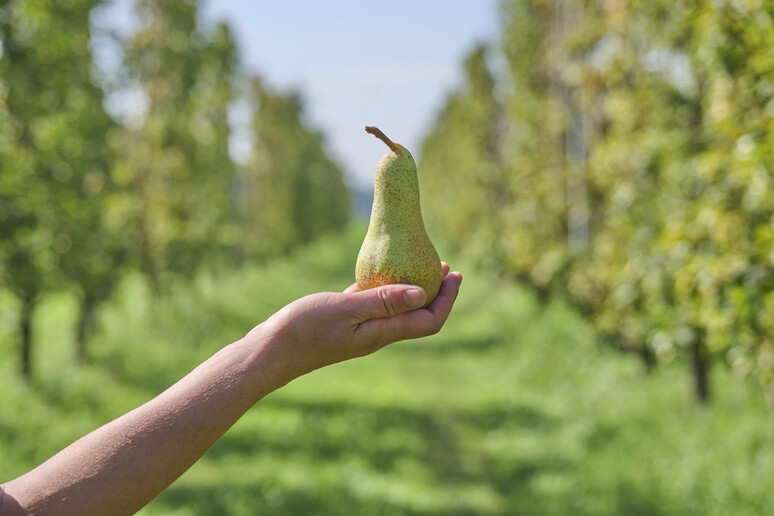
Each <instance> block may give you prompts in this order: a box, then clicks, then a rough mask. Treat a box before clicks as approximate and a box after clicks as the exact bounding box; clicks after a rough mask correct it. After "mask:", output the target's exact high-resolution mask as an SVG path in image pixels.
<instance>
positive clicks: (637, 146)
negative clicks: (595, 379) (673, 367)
mask: <svg viewBox="0 0 774 516" xmlns="http://www.w3.org/2000/svg"><path fill="white" fill-rule="evenodd" d="M503 13H504V15H505V16H504V19H505V20H506V21H505V23H504V26H503V35H502V41H501V45H500V46H499V48H498V49H497V51H495V52H490V54H492V55H491V56H490V57H497V58H498V59H489V58H488V57H487V51H486V50H485V49H484V48H483V47H479V48H476V49H475V50H474V51H473V52H471V53H470V55H469V56H468V57H467V59H466V62H465V71H466V80H465V84H464V85H462V86H461V87H460V88H459V89H458V91H455V92H454V93H452V94H451V96H450V97H449V99H448V101H447V103H446V106H445V109H444V110H443V112H442V113H441V114H440V116H439V117H438V119H437V121H436V124H435V126H434V128H433V130H432V131H431V132H430V134H429V136H428V137H427V139H426V141H425V144H424V147H423V152H422V162H421V163H420V167H421V169H420V171H421V174H420V175H421V180H422V182H423V183H424V184H423V198H424V199H426V201H427V204H428V208H429V209H428V210H427V211H428V218H429V224H430V225H431V229H434V234H438V235H446V236H449V237H451V236H453V237H454V238H453V241H452V242H451V243H452V244H456V245H457V248H458V249H459V250H460V251H461V252H463V253H467V254H468V255H470V256H471V257H472V258H474V259H477V260H478V261H479V262H481V263H483V264H485V265H487V266H490V267H497V268H499V269H500V270H501V271H502V272H504V273H506V274H509V275H512V276H515V277H518V278H520V279H522V280H524V281H526V282H528V283H529V284H531V285H532V286H534V288H535V289H536V290H537V291H538V292H539V293H541V295H543V296H546V295H549V294H554V293H560V294H562V295H565V296H567V297H568V298H569V299H571V300H572V301H573V302H574V303H575V304H576V305H577V306H578V307H580V308H581V309H582V310H583V311H584V313H585V314H587V316H588V318H589V320H590V321H592V323H593V324H594V326H595V328H596V329H597V331H598V332H599V335H600V336H601V337H602V338H604V339H605V340H607V341H608V342H610V343H611V344H613V345H615V346H618V347H620V348H622V349H626V350H631V351H636V352H637V353H639V354H640V355H641V356H642V357H643V359H644V360H645V362H646V364H648V365H649V366H650V365H652V364H654V363H656V361H657V360H659V359H660V360H665V361H671V360H673V359H675V358H680V357H683V356H684V357H685V360H686V362H687V363H689V364H691V366H692V371H693V377H694V379H695V382H694V384H695V391H696V395H697V396H698V398H699V399H702V400H704V399H706V398H707V397H708V395H709V385H708V380H707V370H708V367H709V365H710V363H711V362H712V361H713V359H716V358H720V359H722V360H726V361H727V362H728V363H729V364H730V365H731V366H732V367H733V369H734V371H735V372H737V373H738V374H740V375H741V376H752V377H755V378H757V379H759V380H760V382H761V384H762V385H763V387H764V388H765V389H766V390H767V391H768V392H769V393H770V394H771V395H772V396H774V293H773V292H772V289H773V288H774V197H772V196H771V195H770V192H771V188H772V180H774V136H773V134H774V133H772V132H771V131H770V127H771V126H772V122H774V120H773V117H774V31H772V27H774V4H772V3H770V2H754V1H750V2H731V1H728V2H726V1H719V2H711V1H706V0H688V1H677V2H676V1H672V0H629V1H626V2H624V1H616V0H613V1H608V2H586V1H583V0H538V1H534V0H530V1H527V0H508V1H506V2H505V3H504V4H503ZM492 63H494V64H495V65H500V66H492ZM493 71H496V72H497V73H493ZM452 198H453V199H455V200H457V202H453V203H452V202H449V199H452Z"/></svg>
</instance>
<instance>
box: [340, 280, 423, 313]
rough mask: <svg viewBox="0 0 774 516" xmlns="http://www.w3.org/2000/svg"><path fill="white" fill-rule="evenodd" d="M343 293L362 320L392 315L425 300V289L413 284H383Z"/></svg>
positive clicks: (420, 304) (414, 307)
mask: <svg viewBox="0 0 774 516" xmlns="http://www.w3.org/2000/svg"><path fill="white" fill-rule="evenodd" d="M345 295H346V296H347V297H348V299H347V301H349V302H351V303H352V305H351V306H352V308H353V309H355V310H356V311H357V314H358V315H359V316H360V317H362V318H363V320H369V319H380V318H382V317H392V316H393V315H398V314H401V313H403V312H408V311H409V310H414V309H416V308H419V307H420V306H422V305H424V304H425V300H427V294H425V291H424V290H423V289H422V288H421V287H417V286H414V285H383V286H381V287H376V288H372V289H368V290H361V291H360V292H352V293H349V294H345ZM348 304H349V303H348Z"/></svg>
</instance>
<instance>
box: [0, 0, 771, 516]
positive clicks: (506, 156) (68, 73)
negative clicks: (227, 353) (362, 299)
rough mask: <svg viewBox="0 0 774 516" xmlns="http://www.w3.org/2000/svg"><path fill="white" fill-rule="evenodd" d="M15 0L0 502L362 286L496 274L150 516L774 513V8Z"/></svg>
mask: <svg viewBox="0 0 774 516" xmlns="http://www.w3.org/2000/svg"><path fill="white" fill-rule="evenodd" d="M278 3H279V2H264V1H258V2H246V1H236V0H234V1H221V2H214V1H210V2H206V1H203V0H202V1H197V0H136V1H135V0H113V1H99V0H4V1H2V0H0V390H1V391H2V396H0V472H1V473H2V477H1V478H0V482H3V481H7V480H10V479H11V478H13V477H15V476H17V475H19V474H21V473H23V472H25V471H27V470H28V469H30V468H32V467H34V466H35V465H37V464H39V463H40V462H42V461H43V460H45V459H46V458H48V457H49V456H50V455H52V454H53V453H55V452H56V451H58V450H59V449H61V448H62V447H64V446H66V445H67V444H69V443H70V442H72V441H73V440H75V439H77V438H78V437H80V436H82V435H84V434H85V433H87V432H89V431H90V430H92V429H94V428H96V427H97V426H99V425H101V424H104V423H105V422H107V421H109V420H111V419H113V418H115V417H117V416H119V415H120V414H122V413H124V412H126V411H128V410H130V409H132V408H134V407H135V406H137V405H139V404H141V403H143V402H144V401H147V400H148V399H150V398H152V397H153V396H155V395H157V394H158V393H159V392H161V391H162V390H163V389H165V388H166V387H168V386H169V385H171V384H172V383H174V382H175V381H176V380H177V379H179V378H180V377H181V376H183V375H185V374H186V373H187V372H188V371H190V370H191V369H192V368H193V367H195V366H196V365H197V364H198V363H200V362H201V361H203V360H204V359H206V358H207V357H208V356H210V355H211V354H212V353H214V352H215V351H217V350H218V349H220V348H221V347H222V346H223V345H225V344H227V343H228V342H230V341H232V340H235V339H238V338H240V337H242V336H243V335H244V334H245V333H246V332H247V331H248V330H249V329H250V328H251V327H252V326H254V325H255V324H258V323H260V322H261V321H262V320H264V319H265V318H266V317H268V316H269V315H270V314H271V313H273V312H274V311H276V310H277V309H279V308H281V307H282V306H283V305H284V304H286V303H288V302H290V301H292V300H293V299H296V298H298V297H300V296H303V295H305V294H309V293H312V292H316V291H321V290H342V289H344V288H345V287H346V286H348V285H349V284H351V283H352V282H353V277H354V263H355V258H356V256H357V251H358V249H359V246H360V243H361V242H362V238H363V236H364V235H365V227H366V224H367V219H368V214H369V210H370V202H371V196H372V188H373V186H372V178H373V170H374V168H375V166H376V162H377V161H378V159H379V157H380V156H381V155H382V154H383V153H384V152H385V148H384V146H383V144H382V143H381V142H379V141H378V140H376V139H374V138H373V137H371V136H369V135H367V134H365V133H364V132H363V126H364V125H366V124H373V125H377V126H379V127H380V128H381V129H383V130H384V132H385V133H386V134H387V135H388V136H390V137H391V138H392V139H394V140H395V141H397V142H400V143H402V144H404V145H405V146H406V147H408V148H409V149H410V150H411V151H412V152H413V154H414V156H415V157H416V158H417V160H418V162H419V177H420V184H421V189H422V208H423V213H424V217H425V222H426V225H427V227H428V231H429V234H430V236H431V238H432V240H433V241H434V242H435V243H436V245H437V247H438V249H439V251H440V252H441V255H442V256H443V257H444V259H445V260H446V261H448V262H450V263H451V264H452V267H453V268H455V269H458V270H462V271H463V272H464V274H465V277H466V280H465V284H464V285H463V289H462V293H461V295H460V298H459V300H458V303H457V305H456V306H455V309H454V312H453V314H452V317H451V318H450V320H449V322H448V323H447V325H446V327H445V328H444V330H443V331H442V332H441V333H440V334H439V335H436V336H433V337H431V338H426V339H421V340H418V341H412V342H406V343H401V344H397V345H394V346H391V347H389V348H387V349H385V350H383V351H381V352H379V353H377V354H376V355H374V356H371V357H367V358H363V359H358V360H355V361H352V362H349V363H345V364H337V365H334V366H331V367H329V368H326V369H324V370H320V371H316V372H314V373H312V374H310V375H308V376H306V377H303V378H301V379H298V380H296V381H295V382H293V383H292V384H290V385H289V386H287V387H286V388H283V389H282V390H280V391H278V392H276V393H273V394H272V395H270V396H269V397H267V398H266V399H265V400H263V401H262V402H261V403H260V404H259V405H258V406H256V407H255V408H254V409H252V410H251V411H250V412H249V413H248V414H247V415H246V416H245V417H244V418H243V419H242V420H240V421H239V422H238V423H237V424H236V425H235V426H234V427H233V428H232V429H231V430H230V431H229V432H228V433H227V434H226V436H224V438H223V439H222V440H221V441H219V442H218V443H217V444H216V445H215V446H214V447H213V449H212V450H210V452H208V454H207V455H206V456H205V457H204V458H203V459H202V460H201V461H200V462H198V463H197V464H196V465H195V466H194V467H193V468H192V469H191V470H189V471H188V472H187V473H186V474H185V475H183V477H181V478H180V479H179V480H178V481H177V482H176V483H175V484H174V485H173V486H172V487H171V488H170V489H168V490H167V491H166V492H164V493H163V494H162V495H161V496H160V497H159V498H158V499H156V500H155V501H154V502H152V503H151V504H150V505H149V506H148V507H147V508H145V509H144V510H143V511H141V514H146V515H156V514H174V515H188V514H191V515H199V514H212V515H216V514H235V515H240V514H244V515H252V514H331V515H333V514H362V515H370V514H373V515H377V514H378V515H383V514H385V515H447V514H457V515H463V514H465V515H468V514H469V515H514V514H539V515H564V514H573V515H578V514H588V515H599V514H610V515H613V514H642V515H646V514H647V515H672V514H675V515H677V514H679V515H686V514H701V515H712V514H717V515H728V514H735V515H736V514H740V515H745V514H749V515H758V514H767V513H772V512H774V493H773V492H772V490H771V485H772V481H773V480H774V446H772V445H773V444H774V433H772V432H774V427H773V426H772V416H771V410H770V409H771V407H772V401H774V293H772V290H773V289H774V274H773V273H774V201H773V200H772V195H771V191H772V181H773V180H774V134H773V133H772V132H771V131H770V127H771V124H772V118H774V4H772V3H771V2H766V1H762V0H733V1H732V0H717V1H709V0H695V1H690V0H684V1H682V0H681V1H674V0H647V1H646V0H605V1H603V2H587V1H582V0H534V1H527V0H488V1H482V2H475V5H471V4H473V3H472V2H463V1H452V2H443V3H440V2H394V3H392V4H390V5H389V6H386V5H371V4H364V3H362V2H359V3H358V2H355V1H344V0H336V1H332V2H325V3H324V4H323V3H319V2H312V1H302V2H293V3H285V4H286V5H276V4H278Z"/></svg>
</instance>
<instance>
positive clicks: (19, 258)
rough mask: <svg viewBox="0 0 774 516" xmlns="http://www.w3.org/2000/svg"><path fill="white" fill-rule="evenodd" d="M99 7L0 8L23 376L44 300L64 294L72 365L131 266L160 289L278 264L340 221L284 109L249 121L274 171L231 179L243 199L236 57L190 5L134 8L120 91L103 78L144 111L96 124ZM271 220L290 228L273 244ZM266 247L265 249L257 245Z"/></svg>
mask: <svg viewBox="0 0 774 516" xmlns="http://www.w3.org/2000/svg"><path fill="white" fill-rule="evenodd" d="M101 4H102V2H101V1H99V0H71V1H67V2H63V1H53V0H12V1H10V2H2V3H0V285H2V286H3V287H4V288H7V289H8V290H10V291H11V292H13V293H14V294H15V296H16V298H17V301H18V302H17V303H16V304H15V305H11V306H12V311H13V312H18V314H19V317H18V318H16V319H15V320H16V321H17V322H18V331H17V333H18V335H19V338H20V340H21V343H22V346H21V349H22V370H23V372H24V373H25V374H26V375H27V376H29V375H30V374H31V359H30V357H31V353H32V351H31V345H32V341H33V331H32V329H33V328H32V326H31V324H30V321H31V318H32V316H33V312H34V310H35V305H36V302H37V300H38V298H39V297H40V295H41V294H42V293H44V292H47V291H49V290H74V291H76V292H77V293H78V296H79V305H80V315H79V324H78V330H77V335H78V338H77V341H78V347H77V354H78V355H79V356H80V357H81V358H86V357H87V347H86V342H87V340H88V338H89V335H90V334H91V333H92V332H93V330H94V329H95V328H94V325H95V321H96V319H97V318H98V313H97V312H98V310H99V306H100V304H101V303H103V302H104V301H105V300H107V299H109V298H110V296H111V295H112V294H113V291H114V288H115V285H116V284H117V282H118V281H120V279H121V278H122V277H123V275H124V274H126V273H127V271H131V270H133V269H134V270H136V269H139V270H141V271H142V272H143V273H144V274H145V276H146V278H147V279H148V281H149V282H150V284H151V286H152V288H153V289H154V291H156V292H160V291H163V290H165V289H168V288H169V286H170V284H171V280H172V279H173V278H181V277H182V278H187V277H189V276H190V275H191V274H193V273H194V272H195V271H197V270H199V269H201V268H203V267H222V266H223V265H224V264H233V263H234V262H237V261H239V260H240V259H244V258H251V259H255V258H262V257H265V256H267V255H269V254H277V253H281V252H286V251H287V250H288V249H289V248H290V247H292V246H293V245H297V244H298V243H302V242H309V241H311V240H312V239H314V238H315V237H317V236H319V235H321V234H323V233H325V232H327V231H331V230H335V229H340V228H342V227H344V225H345V224H346V221H347V218H348V204H349V202H348V195H347V190H346V187H345V185H344V181H343V176H342V172H341V171H340V170H339V168H338V167H336V166H335V165H334V164H333V163H332V162H331V160H330V159H329V158H328V156H327V155H326V153H325V149H324V146H323V143H322V137H321V136H320V135H318V134H316V133H314V132H312V131H310V130H309V129H307V128H306V127H305V126H304V124H303V122H302V120H301V117H300V112H299V109H297V108H296V109H295V111H292V110H291V111H292V112H291V113H290V114H291V116H289V117H282V116H278V115H277V114H276V113H274V112H273V111H272V110H271V109H270V108H266V109H264V110H263V111H262V113H261V114H260V115H256V118H255V128H256V131H257V134H256V137H257V140H258V142H259V150H258V152H257V154H259V155H260V154H262V153H263V152H264V150H263V149H262V148H261V147H262V146H263V145H264V144H265V143H266V141H267V138H268V139H271V144H272V145H276V146H277V147H276V148H277V149H278V150H281V158H282V159H279V158H278V159H276V160H274V161H273V162H272V163H271V166H273V167H275V168H273V169H272V170H270V171H269V170H263V171H262V172H260V173H257V174H253V172H252V171H248V173H247V174H245V175H246V176H247V177H248V179H249V180H250V189H249V192H250V193H249V195H251V196H252V197H251V198H250V199H245V198H244V195H243V194H244V191H243V188H242V187H243V186H244V181H245V177H243V176H242V175H238V174H237V167H236V165H235V164H234V163H233V162H232V160H231V157H230V155H229V138H230V130H229V122H228V109H229V107H230V106H231V105H232V103H233V102H234V101H235V100H236V99H237V97H238V96H239V95H243V92H242V91H241V85H240V83H239V75H238V74H237V69H238V63H237V58H236V56H237V49H236V45H235V43H234V41H233V38H232V36H231V33H230V29H229V27H228V26H227V25H225V24H218V25H216V26H215V27H213V28H211V29H210V30H206V31H205V30H202V29H201V28H200V27H199V22H198V20H197V16H198V7H197V6H198V2H196V1H192V0H163V1H162V0H158V1H156V0H139V1H138V2H137V11H138V15H139V21H140V24H139V27H138V29H137V32H136V33H135V34H134V35H132V36H131V37H130V38H128V40H126V41H121V42H120V43H121V44H122V51H123V55H124V61H123V67H122V69H121V71H120V74H121V75H122V77H121V79H125V80H123V81H122V80H114V81H111V83H112V84H113V86H112V87H113V88H118V91H116V90H114V89H113V90H111V91H110V93H125V92H126V90H127V89H128V90H132V91H133V92H134V94H135V95H137V96H139V97H140V98H143V99H144V100H145V101H146V102H147V106H146V108H147V109H146V110H145V111H143V110H140V112H139V113H134V114H132V116H125V117H124V118H122V119H121V120H120V121H117V120H114V119H113V118H112V117H110V116H109V115H108V114H107V112H106V111H105V108H104V107H103V106H104V100H105V92H104V91H103V85H102V84H99V83H98V82H97V81H96V80H95V71H94V70H93V63H92V57H91V45H92V44H93V42H92V41H91V27H90V14H91V12H92V10H93V9H95V8H98V7H100V5H101ZM119 83H121V84H120V87H119V86H116V84H119ZM122 88H123V90H122ZM251 95H252V94H251ZM276 98H277V99H288V98H289V97H287V96H283V95H281V94H277V95H276ZM283 101H284V100H283ZM270 103H271V102H270V101H267V105H269V104H270ZM291 103H292V102H291ZM123 115H127V114H126V113H124V114H123ZM262 117H263V118H265V120H263V119H262ZM266 131H274V132H275V133H276V134H274V135H268V134H267V133H266ZM283 138H284V139H283ZM266 156H269V154H268V153H267V154H266ZM278 156H279V155H278ZM283 160H284V161H283ZM275 177H280V178H281V177H285V178H288V182H287V184H286V186H287V188H284V187H281V186H278V185H277V184H276V181H274V178H275ZM273 181H274V182H273ZM256 192H258V193H256ZM258 195H261V196H264V197H265V198H266V199H269V200H274V199H279V198H282V197H283V196H285V197H288V196H290V197H292V199H291V204H290V205H289V208H288V209H285V208H284V207H283V206H281V205H279V204H274V205H273V204H271V202H267V203H266V204H265V205H262V206H261V216H260V217H252V218H250V219H249V220H248V218H247V217H246V215H245V210H244V209H242V208H243V207H244V205H246V204H247V203H248V202H255V201H256V200H258V199H257V197H258ZM285 220H288V224H289V225H290V227H291V229H290V231H288V232H287V233H282V234H281V235H280V234H278V233H276V232H275V229H276V228H282V224H283V223H284V221H285ZM270 225H271V227H269V226H270ZM275 237H281V238H278V241H279V242H280V243H281V245H280V246H279V247H276V248H274V247H272V245H266V244H267V243H270V242H272V239H274V238H275ZM256 239H257V240H259V241H260V244H259V245H254V244H253V242H255V241H256ZM264 239H265V240H264Z"/></svg>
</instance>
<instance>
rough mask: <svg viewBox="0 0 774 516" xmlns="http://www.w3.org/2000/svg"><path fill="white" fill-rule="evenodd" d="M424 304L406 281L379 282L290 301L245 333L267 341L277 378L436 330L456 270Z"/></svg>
mask: <svg viewBox="0 0 774 516" xmlns="http://www.w3.org/2000/svg"><path fill="white" fill-rule="evenodd" d="M442 265H443V275H444V279H443V282H442V283H441V288H440V290H439V291H438V296H437V297H436V298H435V299H434V300H433V302H432V303H431V304H430V305H429V306H427V307H426V308H418V307H420V306H422V305H423V304H424V303H425V299H426V294H425V291H424V290H423V289H422V288H420V287H416V286H412V285H384V286H381V287H377V288H373V289H369V290H363V291H360V290H358V288H357V285H352V286H350V287H349V288H347V289H346V290H345V291H344V292H341V293H337V292H323V293H319V294H312V295H309V296H306V297H303V298H301V299H298V300H297V301H294V302H292V303H290V304H289V305H287V306H285V307H284V308H282V309H281V310H280V311H278V312H277V313H275V314H274V315H273V316H271V317H270V318H269V319H268V320H267V321H266V322H264V323H263V324H261V325H259V326H257V327H256V328H254V329H253V330H252V331H251V332H250V333H249V334H248V335H247V337H246V338H248V339H250V338H251V337H254V338H256V339H260V340H259V341H263V342H267V344H266V346H267V349H266V352H268V353H270V354H271V355H272V356H274V357H275V358H276V359H277V361H278V362H279V364H280V367H281V368H282V377H283V378H282V382H283V383H286V382H288V381H290V380H292V379H293V378H296V377H298V376H301V375H303V374H305V373H308V372H310V371H313V370H315V369H318V368H320V367H323V366H326V365H329V364H333V363H336V362H341V361H344V360H348V359H350V358H354V357H359V356H364V355H368V354H370V353H373V352H374V351H377V350H378V349H381V348H383V347H384V346H386V345H387V344H390V343H392V342H396V341H399V340H406V339H414V338H418V337H424V336H427V335H432V334H434V333H437V332H438V331H440V330H441V328H442V327H443V324H444V323H445V322H446V318H447V317H448V316H449V312H450V311H451V309H452V306H453V305H454V301H455V299H456V298H457V293H458V291H459V287H460V283H461V282H462V274H460V273H459V272H452V273H449V265H448V264H446V263H443V264H442Z"/></svg>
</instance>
